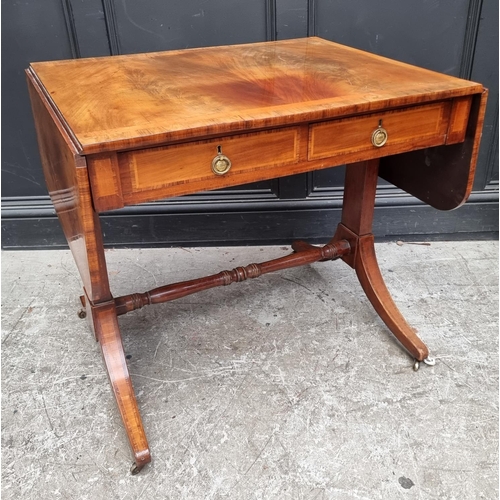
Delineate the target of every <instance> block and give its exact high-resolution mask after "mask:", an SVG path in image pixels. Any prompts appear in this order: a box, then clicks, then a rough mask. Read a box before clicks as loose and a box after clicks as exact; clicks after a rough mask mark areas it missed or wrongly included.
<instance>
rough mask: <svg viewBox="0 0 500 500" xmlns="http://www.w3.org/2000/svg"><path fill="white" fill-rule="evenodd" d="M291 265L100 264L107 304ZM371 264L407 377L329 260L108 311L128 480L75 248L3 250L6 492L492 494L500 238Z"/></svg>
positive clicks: (252, 258)
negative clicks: (406, 330)
mask: <svg viewBox="0 0 500 500" xmlns="http://www.w3.org/2000/svg"><path fill="white" fill-rule="evenodd" d="M287 252H288V251H287V250H285V249H284V248H281V247H269V248H267V247H266V248H259V247H249V248H210V249H176V250H169V249H148V250H111V251H108V252H107V260H108V267H109V273H110V279H111V282H112V289H113V292H114V294H115V295H121V294H126V293H130V292H135V291H144V290H147V289H149V288H153V287H156V286H159V285H162V284H166V283H168V282H175V281H179V280H184V279H189V278H195V277H198V276H203V275H205V274H211V273H215V272H218V271H220V270H222V269H226V268H231V267H235V266H237V265H245V264H248V263H250V262H258V261H263V260H266V259H270V258H274V257H277V256H281V255H284V254H286V253H287ZM377 252H378V256H379V261H380V266H381V268H382V272H383V274H384V276H385V278H386V280H387V283H388V286H389V288H390V290H391V291H392V293H393V297H394V299H395V301H396V303H397V304H398V305H399V306H400V309H401V310H402V312H403V313H404V314H405V316H406V318H407V319H408V321H409V322H410V323H411V324H412V325H413V326H414V327H416V328H417V329H418V331H419V334H420V336H421V338H422V339H423V340H424V341H425V342H426V343H427V344H428V345H429V346H430V348H431V351H432V354H433V355H434V356H435V357H436V358H437V364H436V365H435V366H434V367H429V366H424V367H423V368H421V369H420V370H419V371H418V372H414V371H413V370H412V368H411V367H412V359H411V358H410V357H409V356H408V355H407V354H405V352H403V350H402V349H401V348H400V347H399V346H398V345H397V343H396V342H395V341H394V340H393V338H392V337H391V336H390V334H389V333H388V331H387V329H386V328H385V326H384V325H383V323H382V322H381V320H380V319H379V318H378V317H377V316H376V314H375V313H374V311H373V309H372V308H371V306H370V304H369V303H368V301H367V299H366V298H365V297H364V295H363V293H362V291H361V288H360V286H359V284H358V283H357V280H356V278H355V275H354V272H353V271H352V270H351V269H350V268H349V267H347V266H346V265H345V264H344V263H342V262H335V263H318V264H313V265H310V266H306V267H302V268H296V269H289V270H286V271H281V272H279V273H276V274H274V275H267V276H263V277H261V278H259V279H257V280H252V281H248V282H245V283H241V284H234V285H231V286H229V287H224V288H219V289H214V290H210V291H207V292H202V293H200V294H197V295H193V296H190V297H186V298H184V299H181V300H178V301H176V302H171V303H168V304H163V305H158V306H153V307H149V308H145V309H142V310H141V311H136V312H133V313H130V314H128V315H126V316H123V317H121V318H120V325H121V329H122V334H123V338H124V345H125V351H126V354H127V355H128V356H129V357H130V359H129V361H128V362H129V369H130V372H131V374H132V379H133V383H134V386H135V389H136V393H137V397H138V402H139V407H140V410H141V412H142V416H143V420H144V425H145V428H146V433H147V435H148V439H149V443H150V447H151V450H152V453H153V462H152V464H151V465H149V466H147V467H146V468H145V469H144V470H143V471H142V472H141V473H140V474H139V475H138V476H131V475H129V473H128V470H129V467H130V465H131V462H132V456H131V453H130V450H129V446H128V441H127V438H126V435H125V432H124V430H123V428H122V425H121V420H120V417H119V414H118V411H117V408H116V405H115V401H114V399H113V396H112V393H111V390H110V388H109V386H108V379H107V377H106V374H105V372H104V369H103V364H102V360H101V356H100V351H99V349H98V346H97V344H96V343H95V342H94V340H93V338H92V336H91V334H90V333H89V331H88V329H87V324H86V321H83V320H80V319H78V317H77V310H78V309H79V300H78V295H79V294H80V287H81V286H80V282H79V279H78V276H77V271H76V267H75V266H74V264H73V261H72V258H71V255H70V253H69V252H68V251H36V252H35V251H30V252H3V254H2V269H3V271H2V273H3V274H2V302H3V307H2V319H3V322H2V330H3V333H2V378H3V384H2V393H3V394H2V496H3V498H4V499H16V500H18V499H23V500H24V499H37V500H38V499H45V498H51V499H58V498H63V499H82V500H83V499H89V500H90V499H92V500H95V499H106V500H108V499H109V500H111V499H117V500H123V499H134V500H135V499H146V498H152V499H169V500H170V499H172V500H174V499H194V500H197V499H232V500H239V499H245V500H246V499H265V500H268V499H279V500H282V499H283V500H285V499H308V500H314V499H316V500H325V499H340V500H344V499H369V500H375V499H384V500H387V499H440V500H445V499H450V500H451V499H457V500H458V499H460V500H464V499H481V498H484V499H494V498H498V350H497V347H498V243H497V242H491V241H485V242H453V243H432V244H431V245H430V246H422V245H412V244H404V245H402V246H398V245H397V244H396V243H385V244H379V245H377Z"/></svg>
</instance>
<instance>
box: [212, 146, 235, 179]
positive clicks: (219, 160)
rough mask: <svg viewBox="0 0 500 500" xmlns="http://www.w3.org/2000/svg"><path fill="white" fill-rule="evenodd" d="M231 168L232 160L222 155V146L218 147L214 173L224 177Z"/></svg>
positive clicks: (213, 161)
mask: <svg viewBox="0 0 500 500" xmlns="http://www.w3.org/2000/svg"><path fill="white" fill-rule="evenodd" d="M230 168H231V160H230V159H229V158H228V157H227V156H226V155H223V154H222V146H217V156H216V157H215V158H214V159H213V160H212V172H213V173H214V174H215V175H224V174H227V173H228V172H229V169H230Z"/></svg>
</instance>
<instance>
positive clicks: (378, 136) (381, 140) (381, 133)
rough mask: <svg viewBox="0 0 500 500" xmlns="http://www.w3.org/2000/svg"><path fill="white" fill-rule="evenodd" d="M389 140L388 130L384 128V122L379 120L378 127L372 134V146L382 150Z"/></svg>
mask: <svg viewBox="0 0 500 500" xmlns="http://www.w3.org/2000/svg"><path fill="white" fill-rule="evenodd" d="M388 138H389V134H388V133H387V130H386V129H385V128H383V127H382V120H379V122H378V127H377V128H376V129H375V130H374V131H373V133H372V144H373V145H374V146H375V147H377V148H381V147H382V146H383V145H384V144H385V143H386V142H387V139H388Z"/></svg>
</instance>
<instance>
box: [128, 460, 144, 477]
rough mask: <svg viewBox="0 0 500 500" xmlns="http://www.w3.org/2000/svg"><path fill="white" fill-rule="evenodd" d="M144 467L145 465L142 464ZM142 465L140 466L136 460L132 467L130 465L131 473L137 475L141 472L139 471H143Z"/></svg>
mask: <svg viewBox="0 0 500 500" xmlns="http://www.w3.org/2000/svg"><path fill="white" fill-rule="evenodd" d="M142 467H144V465H143V466H142ZM142 467H139V466H138V465H137V464H136V463H135V462H134V463H133V464H132V467H130V474H132V476H136V475H137V474H139V472H141V470H142Z"/></svg>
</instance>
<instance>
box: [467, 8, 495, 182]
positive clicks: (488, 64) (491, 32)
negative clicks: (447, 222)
mask: <svg viewBox="0 0 500 500" xmlns="http://www.w3.org/2000/svg"><path fill="white" fill-rule="evenodd" d="M498 16H499V11H498V1H497V0H485V1H484V2H482V8H481V12H480V16H479V25H478V29H477V31H476V39H475V44H474V49H475V50H474V56H473V58H472V60H471V63H470V78H471V79H472V80H476V81H478V82H481V83H482V84H483V85H484V86H485V87H487V88H488V89H489V94H488V107H487V108H486V116H485V119H484V128H483V138H482V143H481V149H480V150H479V158H478V169H477V174H476V179H475V182H474V189H483V188H485V187H486V186H488V184H490V182H493V183H494V186H493V187H496V188H497V187H498V56H499V54H498ZM494 61H495V62H494Z"/></svg>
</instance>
